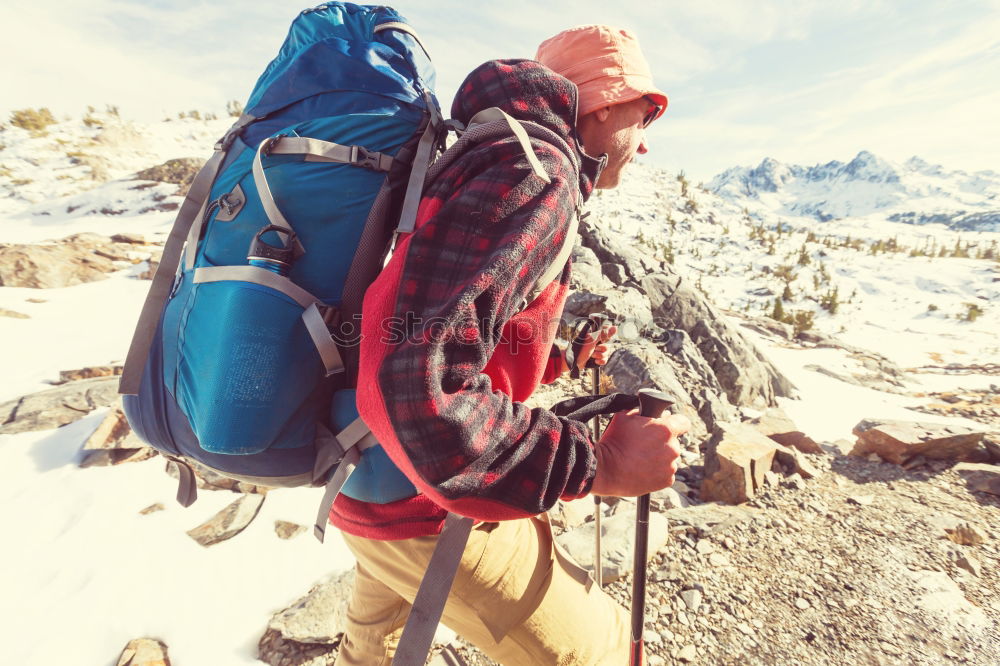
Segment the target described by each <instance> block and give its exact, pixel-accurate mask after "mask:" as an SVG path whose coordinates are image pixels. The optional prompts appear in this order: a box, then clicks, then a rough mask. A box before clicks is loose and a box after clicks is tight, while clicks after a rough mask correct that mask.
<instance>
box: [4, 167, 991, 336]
mask: <svg viewBox="0 0 1000 666" xmlns="http://www.w3.org/2000/svg"><path fill="white" fill-rule="evenodd" d="M10 182H11V184H12V185H27V184H28V183H31V182H33V181H32V180H31V179H30V178H15V179H13V180H11V181H10ZM970 321H971V320H970Z"/></svg>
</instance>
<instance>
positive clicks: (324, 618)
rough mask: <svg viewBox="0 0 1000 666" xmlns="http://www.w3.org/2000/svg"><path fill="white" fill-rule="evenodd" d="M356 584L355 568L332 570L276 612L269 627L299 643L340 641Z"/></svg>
mask: <svg viewBox="0 0 1000 666" xmlns="http://www.w3.org/2000/svg"><path fill="white" fill-rule="evenodd" d="M353 587H354V569H349V570H347V571H344V572H340V573H335V574H332V575H330V576H328V577H327V578H325V579H324V580H322V581H320V582H319V583H317V584H316V585H314V586H313V587H312V589H310V590H309V592H307V593H306V594H305V595H304V596H302V597H301V598H300V599H298V600H296V601H295V602H293V603H292V604H291V605H290V606H289V607H288V608H285V609H284V610H282V611H279V612H278V613H275V615H274V617H272V618H271V621H270V622H269V623H268V625H267V626H268V629H273V630H275V631H278V632H280V633H281V635H282V636H283V637H285V638H286V639H288V640H293V641H296V642H298V643H326V644H331V643H336V642H337V641H338V639H339V638H340V634H342V633H343V632H344V627H345V625H346V622H347V602H348V601H350V598H351V589H352V588H353Z"/></svg>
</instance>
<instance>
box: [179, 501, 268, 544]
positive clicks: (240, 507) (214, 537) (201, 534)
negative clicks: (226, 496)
mask: <svg viewBox="0 0 1000 666" xmlns="http://www.w3.org/2000/svg"><path fill="white" fill-rule="evenodd" d="M263 503H264V496H263V495H242V496H240V498H239V499H237V500H236V501H235V502H233V503H232V504H230V505H229V506H227V507H226V508H225V509H223V510H222V511H220V512H219V513H217V514H215V515H214V516H212V517H211V518H209V519H208V520H207V521H205V522H204V523H202V524H201V525H199V526H198V527H196V528H194V529H193V530H188V533H187V534H188V536H189V537H191V538H192V539H194V540H195V541H197V542H198V543H200V544H201V545H203V546H205V547H208V546H212V545H214V544H217V543H220V542H222V541H226V540H227V539H232V538H233V537H234V536H236V535H237V534H239V533H240V532H242V531H243V530H245V529H246V528H247V526H248V525H249V524H250V523H251V522H252V521H253V519H254V518H256V517H257V513H258V512H259V511H260V507H261V505H262V504H263Z"/></svg>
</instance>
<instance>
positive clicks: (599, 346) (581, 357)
mask: <svg viewBox="0 0 1000 666" xmlns="http://www.w3.org/2000/svg"><path fill="white" fill-rule="evenodd" d="M617 332H618V327H617V326H615V325H613V324H605V325H604V326H602V327H601V330H600V331H599V332H598V334H597V335H596V336H595V335H594V332H593V331H591V332H590V333H588V334H587V340H586V341H585V342H584V343H583V346H582V347H580V353H579V354H577V357H576V367H577V368H579V369H580V370H583V369H584V368H586V367H587V361H589V360H590V359H591V358H593V359H594V363H596V364H597V365H604V364H605V363H607V362H608V357H610V356H611V345H609V344H606V343H607V341H608V340H610V339H611V338H613V337H614V335H615V333H617ZM567 370H569V366H568V365H567V364H566V355H565V354H563V367H562V372H566V371H567Z"/></svg>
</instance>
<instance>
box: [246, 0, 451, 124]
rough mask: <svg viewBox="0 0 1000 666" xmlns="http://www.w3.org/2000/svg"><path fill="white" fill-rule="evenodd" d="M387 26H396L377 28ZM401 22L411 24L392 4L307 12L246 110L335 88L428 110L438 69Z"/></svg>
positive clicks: (267, 109) (264, 111)
mask: <svg viewBox="0 0 1000 666" xmlns="http://www.w3.org/2000/svg"><path fill="white" fill-rule="evenodd" d="M384 24H392V27H391V28H390V29H383V30H378V27H379V26H382V25H384ZM400 24H402V25H403V26H407V25H408V24H407V23H406V20H405V19H404V18H403V17H402V16H400V15H399V14H398V13H397V12H396V11H395V10H394V9H391V8H389V7H366V6H359V5H354V4H351V3H342V2H331V3H327V4H324V5H320V6H319V7H316V8H314V9H306V10H303V11H302V12H301V13H300V14H299V15H298V17H296V19H295V20H294V21H293V22H292V26H291V28H289V31H288V36H287V37H286V38H285V41H284V43H283V44H282V45H281V50H280V51H279V52H278V55H277V56H276V57H275V58H274V60H272V61H271V63H270V64H269V65H268V66H267V69H265V70H264V73H263V74H261V75H260V78H259V79H258V80H257V83H256V85H255V86H254V89H253V92H251V93H250V98H249V100H247V104H246V113H249V114H251V115H253V116H255V117H257V118H261V117H263V116H266V115H268V114H269V113H272V112H274V111H277V110H278V109H281V108H284V107H286V106H288V105H290V104H293V103H295V102H298V101H301V100H303V99H306V98H307V97H312V96H314V95H319V94H322V93H325V92H330V91H334V90H337V91H357V92H366V93H374V94H378V95H384V96H386V97H390V98H392V99H396V100H398V101H400V102H406V103H410V104H414V105H416V106H417V107H419V108H421V109H426V100H425V98H424V91H425V90H433V88H434V69H433V67H432V65H431V62H430V58H429V57H428V55H427V53H426V52H425V51H424V49H423V46H422V45H421V44H420V42H419V41H418V40H417V39H416V38H415V37H414V36H413V35H411V34H408V33H407V32H404V31H402V30H401V29H399V26H400ZM386 28H389V26H388V25H387V26H386ZM359 62H360V63H362V64H363V66H360V67H359Z"/></svg>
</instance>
